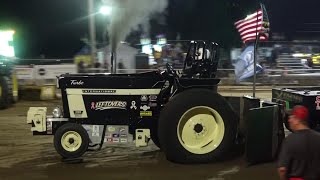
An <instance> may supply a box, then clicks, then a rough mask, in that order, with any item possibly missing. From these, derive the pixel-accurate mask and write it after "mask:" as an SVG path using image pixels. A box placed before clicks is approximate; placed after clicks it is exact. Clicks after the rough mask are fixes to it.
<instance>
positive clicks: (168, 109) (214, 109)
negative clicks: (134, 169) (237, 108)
mask: <svg viewBox="0 0 320 180" xmlns="http://www.w3.org/2000/svg"><path fill="white" fill-rule="evenodd" d="M237 123H238V121H237V118H236V115H235V113H234V111H233V110H232V108H231V106H230V104H229V103H228V102H227V101H226V100H225V99H224V98H223V97H222V96H221V95H219V94H217V93H215V92H213V91H210V90H206V89H191V90H187V91H184V92H182V93H180V94H178V95H176V96H175V97H174V98H173V99H172V100H171V101H169V102H168V103H167V104H166V106H165V107H164V109H163V110H162V112H161V115H160V119H159V139H160V144H161V148H162V150H163V151H164V153H165V155H166V157H167V159H168V160H170V161H173V162H177V163H207V162H213V161H217V160H222V159H224V158H225V157H226V156H227V154H228V153H229V152H230V150H231V148H232V147H233V145H234V143H235V137H236V127H237Z"/></svg>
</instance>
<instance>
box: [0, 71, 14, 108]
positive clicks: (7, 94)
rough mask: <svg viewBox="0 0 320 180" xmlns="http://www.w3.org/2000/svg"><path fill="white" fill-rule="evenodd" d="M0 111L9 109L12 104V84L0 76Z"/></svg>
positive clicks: (8, 79) (6, 78)
mask: <svg viewBox="0 0 320 180" xmlns="http://www.w3.org/2000/svg"><path fill="white" fill-rule="evenodd" d="M0 87H1V93H0V109H4V108H7V107H9V106H10V105H11V104H12V98H13V95H12V82H11V81H10V78H8V77H6V76H0Z"/></svg>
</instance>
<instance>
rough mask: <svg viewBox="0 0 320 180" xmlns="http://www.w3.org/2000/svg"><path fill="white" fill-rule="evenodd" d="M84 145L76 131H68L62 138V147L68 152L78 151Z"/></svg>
mask: <svg viewBox="0 0 320 180" xmlns="http://www.w3.org/2000/svg"><path fill="white" fill-rule="evenodd" d="M81 144H82V138H81V136H80V134H79V133H77V132H75V131H68V132H66V133H64V134H63V136H62V137H61V145H62V147H63V149H65V150H66V151H68V152H74V151H77V150H78V149H79V148H80V146H81Z"/></svg>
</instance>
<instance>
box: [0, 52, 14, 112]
mask: <svg viewBox="0 0 320 180" xmlns="http://www.w3.org/2000/svg"><path fill="white" fill-rule="evenodd" d="M17 101H18V80H17V76H16V73H15V71H14V68H13V63H12V61H11V60H9V59H8V58H6V57H4V56H2V57H0V109H5V108H7V107H9V106H11V105H12V104H14V103H16V102H17Z"/></svg>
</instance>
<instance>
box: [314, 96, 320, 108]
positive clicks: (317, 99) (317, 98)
mask: <svg viewBox="0 0 320 180" xmlns="http://www.w3.org/2000/svg"><path fill="white" fill-rule="evenodd" d="M315 103H316V105H317V106H316V110H320V96H317V97H316V101H315Z"/></svg>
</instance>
